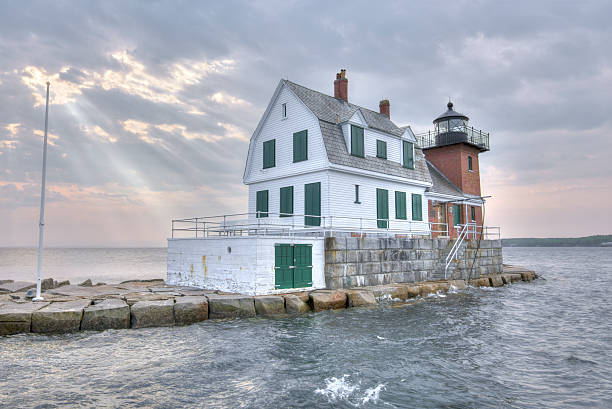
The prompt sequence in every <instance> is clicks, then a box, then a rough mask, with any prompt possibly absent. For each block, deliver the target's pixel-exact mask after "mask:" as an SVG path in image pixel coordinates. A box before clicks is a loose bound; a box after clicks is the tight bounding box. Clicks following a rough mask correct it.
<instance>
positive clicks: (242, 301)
mask: <svg viewBox="0 0 612 409" xmlns="http://www.w3.org/2000/svg"><path fill="white" fill-rule="evenodd" d="M208 311H209V312H208V316H209V318H211V319H221V318H238V317H254V316H255V302H254V300H253V297H249V296H246V295H210V296H208Z"/></svg>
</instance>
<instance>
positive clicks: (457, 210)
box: [453, 205, 461, 226]
mask: <svg viewBox="0 0 612 409" xmlns="http://www.w3.org/2000/svg"><path fill="white" fill-rule="evenodd" d="M458 224H461V206H460V205H453V225H455V226H456V225H458Z"/></svg>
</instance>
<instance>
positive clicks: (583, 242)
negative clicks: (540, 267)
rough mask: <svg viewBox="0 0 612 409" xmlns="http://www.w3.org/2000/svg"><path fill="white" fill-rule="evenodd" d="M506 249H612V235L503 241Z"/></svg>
mask: <svg viewBox="0 0 612 409" xmlns="http://www.w3.org/2000/svg"><path fill="white" fill-rule="evenodd" d="M502 246H504V247H608V246H610V247H612V234H608V235H599V236H587V237H573V238H550V239H535V238H523V239H502Z"/></svg>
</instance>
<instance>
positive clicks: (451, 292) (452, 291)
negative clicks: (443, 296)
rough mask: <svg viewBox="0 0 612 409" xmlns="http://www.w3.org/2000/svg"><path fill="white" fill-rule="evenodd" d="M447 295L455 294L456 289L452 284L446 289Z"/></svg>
mask: <svg viewBox="0 0 612 409" xmlns="http://www.w3.org/2000/svg"><path fill="white" fill-rule="evenodd" d="M448 293H449V294H457V287H455V286H454V285H453V284H451V286H450V287H449V288H448Z"/></svg>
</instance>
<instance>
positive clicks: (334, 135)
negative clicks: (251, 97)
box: [283, 80, 431, 183]
mask: <svg viewBox="0 0 612 409" xmlns="http://www.w3.org/2000/svg"><path fill="white" fill-rule="evenodd" d="M283 81H284V83H285V84H286V85H287V86H288V87H289V88H290V89H291V90H292V91H293V93H294V94H295V95H296V96H297V97H298V98H299V99H300V100H301V101H302V102H303V103H304V105H306V107H307V108H308V109H310V110H311V111H312V113H313V114H314V115H315V116H316V117H317V118H319V125H320V127H321V134H322V135H323V143H324V145H325V150H326V151H327V158H328V160H329V162H330V163H333V164H336V165H343V166H349V167H353V168H357V169H362V170H367V171H372V172H378V173H382V174H385V175H390V176H397V177H403V178H406V179H411V180H417V181H421V182H425V183H431V178H430V176H429V172H428V170H427V165H426V163H425V155H423V152H422V151H421V149H419V148H418V147H417V146H416V145H415V158H414V159H415V161H414V169H407V168H405V167H403V166H402V165H401V164H399V163H397V162H393V161H390V160H386V159H380V158H377V157H374V156H366V157H365V158H361V157H358V156H353V155H351V154H350V153H349V152H348V149H347V146H346V142H345V140H344V135H343V133H342V126H341V125H340V124H341V123H343V122H346V121H348V120H349V119H351V117H352V116H353V115H354V114H355V112H356V111H359V112H360V113H361V115H362V116H363V118H364V119H365V121H366V123H367V125H368V127H370V128H372V129H376V130H379V131H382V132H385V133H388V134H391V135H394V136H398V137H401V136H402V135H403V134H404V133H405V131H406V128H400V127H398V126H397V125H395V124H394V123H393V122H392V121H391V120H390V119H389V118H388V117H387V116H386V115H383V114H381V113H379V112H375V111H372V110H369V109H366V108H363V107H360V106H358V105H355V104H351V103H348V102H346V101H344V100H342V99H337V98H334V97H332V96H329V95H325V94H323V93H321V92H318V91H314V90H311V89H309V88H306V87H303V86H301V85H298V84H295V83H293V82H291V81H287V80H283Z"/></svg>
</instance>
